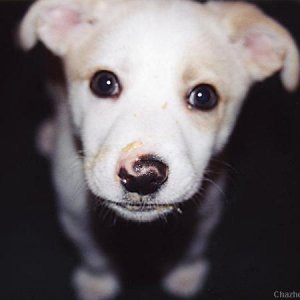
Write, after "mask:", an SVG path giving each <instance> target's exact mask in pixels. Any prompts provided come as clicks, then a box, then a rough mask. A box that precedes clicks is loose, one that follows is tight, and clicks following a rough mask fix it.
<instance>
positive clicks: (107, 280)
mask: <svg viewBox="0 0 300 300" xmlns="http://www.w3.org/2000/svg"><path fill="white" fill-rule="evenodd" d="M58 112H59V114H58V116H57V118H56V120H55V121H54V122H53V126H54V129H53V130H54V132H55V135H54V137H55V141H54V145H55V150H54V151H53V155H52V157H51V158H52V162H53V164H52V166H53V179H54V182H55V187H56V192H57V194H58V199H59V202H58V209H59V219H60V222H61V224H62V226H63V228H64V231H65V233H66V234H67V235H68V237H69V238H70V239H71V241H72V242H73V243H74V244H75V246H76V247H77V249H78V251H79V254H80V257H81V266H80V267H79V268H77V269H76V270H75V272H74V275H73V285H74V288H75V291H76V295H77V297H78V299H80V300H104V299H110V298H112V297H113V296H114V295H115V294H116V293H117V292H118V289H119V283H118V279H117V277H116V276H115V274H113V273H112V271H111V270H110V269H109V263H108V260H107V259H106V257H105V255H104V254H103V253H102V252H101V249H99V247H98V245H97V243H96V242H95V240H94V238H93V235H92V230H91V224H90V218H89V217H90V216H89V207H88V201H87V195H86V193H87V192H86V187H85V182H84V175H83V166H82V159H81V158H80V154H79V153H78V152H77V149H76V147H75V143H74V138H73V131H72V126H71V124H70V118H69V111H68V109H67V107H66V106H63V105H61V107H59V109H58Z"/></svg>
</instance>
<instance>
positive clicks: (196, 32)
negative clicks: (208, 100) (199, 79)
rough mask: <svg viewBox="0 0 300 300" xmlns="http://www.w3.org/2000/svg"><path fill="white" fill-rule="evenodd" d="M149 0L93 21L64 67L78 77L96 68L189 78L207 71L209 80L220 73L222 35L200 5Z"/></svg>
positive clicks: (84, 75) (222, 58)
mask: <svg viewBox="0 0 300 300" xmlns="http://www.w3.org/2000/svg"><path fill="white" fill-rule="evenodd" d="M149 2H151V4H150V5H147V4H146V3H145V6H142V5H140V6H138V7H134V8H132V9H128V11H127V13H124V14H117V12H115V14H116V15H117V16H118V17H116V16H115V17H112V18H111V19H110V18H108V19H107V16H106V17H105V18H104V19H102V20H100V19H99V23H98V24H97V25H96V26H95V29H94V31H93V33H92V34H91V36H90V37H89V38H88V40H87V42H86V43H83V44H82V47H81V48H80V49H77V50H75V51H74V55H73V58H74V60H73V62H72V63H71V64H70V65H72V66H74V65H75V66H77V67H76V68H74V70H77V71H78V72H81V74H80V77H82V78H88V77H89V76H90V74H91V73H93V72H94V71H96V70H97V69H111V70H112V71H114V70H115V71H124V72H134V70H135V69H136V70H137V71H138V70H144V71H143V72H145V71H146V72H147V71H149V72H150V70H151V69H156V70H157V69H161V70H168V69H172V71H173V70H174V69H173V68H176V73H177V74H182V73H184V74H186V76H185V78H186V79H187V80H189V79H192V78H193V77H195V76H196V75H197V74H196V73H197V70H201V69H202V70H204V69H207V72H208V73H211V75H212V76H213V73H219V72H220V71H221V70H222V69H223V65H224V63H227V61H228V60H227V59H226V58H225V57H224V47H226V46H227V43H226V37H225V34H224V32H223V31H222V28H221V26H220V24H218V21H217V19H216V18H215V17H214V16H213V15H212V14H211V13H210V11H209V10H208V9H207V8H206V7H205V6H204V5H199V4H195V3H192V2H191V3H190V2H188V1H187V2H181V1H174V2H173V1H169V2H168V3H169V4H168V3H167V2H163V3H164V5H163V7H161V5H159V3H161V2H160V1H148V3H149ZM117 9H118V8H116V10H117ZM111 20H112V21H111ZM78 57H80V58H81V59H80V60H78ZM74 61H76V62H74ZM78 63H79V64H80V65H78ZM208 70H209V71H208ZM207 72H206V73H207Z"/></svg>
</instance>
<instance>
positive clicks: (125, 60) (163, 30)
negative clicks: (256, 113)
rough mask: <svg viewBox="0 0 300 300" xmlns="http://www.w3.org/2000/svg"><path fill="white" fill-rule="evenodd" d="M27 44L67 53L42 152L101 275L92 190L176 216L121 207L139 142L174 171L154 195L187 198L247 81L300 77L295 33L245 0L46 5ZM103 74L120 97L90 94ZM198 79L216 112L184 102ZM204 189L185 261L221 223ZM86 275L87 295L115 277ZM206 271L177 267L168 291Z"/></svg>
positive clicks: (227, 128)
mask: <svg viewBox="0 0 300 300" xmlns="http://www.w3.org/2000/svg"><path fill="white" fill-rule="evenodd" d="M20 39H21V43H22V45H23V46H24V48H26V49H30V48H32V47H33V46H34V44H35V43H36V41H37V40H38V39H39V40H41V41H42V42H43V43H44V44H45V45H46V46H47V47H48V48H49V49H50V50H51V51H52V52H53V53H54V54H56V55H58V56H60V57H61V58H62V60H63V63H64V67H65V73H66V77H67V94H63V95H62V96H60V97H61V98H62V99H60V100H61V101H56V103H58V105H57V115H56V117H55V120H54V121H53V123H51V124H52V125H49V124H50V123H48V125H47V126H46V127H45V131H44V135H43V134H41V136H42V140H41V148H42V149H43V151H44V152H46V153H48V154H49V155H50V157H51V160H52V162H53V178H54V182H55V186H56V190H57V193H58V196H59V214H60V218H61V221H62V224H63V226H64V228H65V230H66V232H67V233H68V235H69V236H70V237H71V239H72V240H73V241H74V243H75V244H76V246H77V247H78V249H79V251H80V253H81V255H82V258H83V264H84V265H85V266H89V267H90V268H93V269H95V268H97V269H99V270H101V269H106V267H107V261H106V260H105V258H104V256H103V254H102V253H101V250H99V249H98V248H97V247H96V245H95V242H94V240H93V238H92V235H91V233H90V229H89V225H90V223H89V219H88V212H87V210H88V208H87V204H86V201H85V200H86V190H87V189H89V190H91V191H92V192H93V193H94V194H95V195H96V196H98V197H100V198H102V199H104V201H106V204H107V206H108V207H110V208H111V209H113V210H115V211H116V213H117V214H119V215H120V216H122V217H124V218H127V219H131V220H135V221H140V222H145V221H151V220H154V219H156V218H159V216H160V215H163V214H167V213H170V212H171V211H172V209H171V208H166V209H160V210H157V211H151V212H136V211H130V210H127V209H123V208H120V207H119V206H116V205H114V204H113V203H120V202H122V201H124V194H123V189H122V186H121V184H120V180H119V178H118V176H117V169H118V166H119V163H120V161H122V160H124V159H125V157H126V155H127V152H128V151H129V152H130V151H132V150H130V147H129V146H130V145H133V144H135V145H138V146H137V148H136V149H134V151H135V152H134V153H135V154H136V155H138V154H147V153H154V154H157V155H159V157H161V158H162V159H163V160H164V162H166V163H167V165H168V167H169V177H168V180H167V182H166V184H164V185H163V186H162V188H161V189H160V191H159V192H158V193H157V195H156V196H155V198H154V200H153V201H154V202H155V203H157V204H177V203H180V202H183V201H186V200H188V199H190V198H191V196H193V195H194V194H195V193H196V192H197V191H198V189H199V187H200V185H201V183H202V179H203V178H204V172H205V170H206V167H207V165H208V163H209V161H210V159H211V157H212V156H213V155H215V154H217V153H219V152H220V151H221V150H222V149H223V147H224V145H225V144H226V142H227V140H228V136H229V135H230V133H231V131H232V128H233V126H234V123H235V120H236V117H237V115H238V113H239V110H240V107H241V105H242V102H243V99H244V98H245V95H246V94H247V92H248V89H249V87H250V86H251V85H252V84H253V83H254V82H255V81H258V80H263V79H265V78H266V77H268V76H271V75H272V74H274V73H275V72H276V71H278V70H282V80H283V83H284V85H285V87H286V88H287V89H289V90H292V89H294V88H295V87H296V85H297V82H298V73H299V57H298V51H297V48H296V46H295V43H294V41H293V39H292V38H291V36H290V35H289V34H288V32H287V31H286V30H285V29H284V28H282V27H281V26H280V25H279V24H277V23H276V22H275V21H273V20H271V19H270V18H268V17H267V16H265V15H264V14H263V13H262V12H261V11H259V10H258V9H257V8H255V7H254V6H252V5H250V4H245V3H222V2H211V3H208V4H199V3H194V2H190V1H188V0H187V1H183V0H182V1H180V0H172V1H169V0H168V1H167V0H153V1H149V0H110V1H109V0H98V1H96V0H68V1H64V3H63V4H62V3H61V1H58V0H40V1H37V2H36V3H35V4H33V6H32V8H31V9H30V10H29V12H28V14H27V15H26V16H25V18H24V20H23V22H22V24H21V27H20ZM98 70H110V71H113V72H114V73H115V74H117V76H118V78H119V80H120V82H121V85H122V88H123V89H122V93H121V95H120V97H119V98H118V99H99V98H98V97H96V96H94V95H93V93H92V92H91V90H90V88H89V81H90V79H91V77H92V76H93V74H94V73H95V72H96V71H98ZM199 83H209V84H212V85H214V86H215V88H216V89H217V91H218V93H219V95H220V101H219V105H218V106H217V107H216V108H215V109H214V110H212V111H210V112H202V111H197V110H194V109H190V108H189V107H188V104H187V100H186V95H187V93H188V91H189V90H191V89H192V88H193V87H194V86H196V85H197V84H199ZM49 126H53V128H50V127H49ZM50 133H51V136H52V137H53V136H54V137H53V146H51V145H49V143H48V142H49V141H48V140H49V138H47V136H48V135H50ZM74 133H76V134H79V136H80V139H81V140H82V142H83V158H81V157H80V156H79V155H78V153H77V152H76V149H75V147H74V141H73V134H74ZM52 137H51V139H52ZM127 148H128V149H129V150H126V151H125V150H124V149H127ZM208 195H209V196H208V197H207V199H206V203H207V206H206V207H207V211H208V212H209V213H207V214H206V215H205V217H204V218H205V220H206V223H205V222H204V225H203V224H202V227H201V229H199V235H198V236H196V237H195V242H194V244H193V243H192V246H191V248H190V249H188V250H187V257H188V254H189V253H190V254H192V255H195V254H197V253H198V254H199V255H200V256H201V255H202V253H203V251H204V249H203V247H202V248H201V247H200V248H199V243H200V242H199V239H202V240H204V241H206V240H207V238H208V236H209V233H210V231H211V230H212V228H213V227H214V225H215V224H216V223H217V219H218V215H219V210H220V208H219V204H218V203H219V201H218V198H219V197H220V195H219V193H218V192H217V191H216V190H214V191H212V192H211V193H208ZM130 197H131V198H130ZM132 197H134V195H127V198H128V199H133V198H132ZM146 199H147V198H146V197H145V198H144V200H146ZM170 207H171V206H170ZM203 209H204V211H205V207H204V208H203ZM205 224H206V225H205ZM203 228H204V229H203ZM204 244H206V243H204ZM201 261H204V259H203V258H202V257H201ZM88 272H89V271H88V269H86V270H85V271H82V270H80V271H78V272H77V273H76V274H77V275H76V276H75V283H76V286H77V288H76V289H77V291H78V294H79V298H80V299H84V300H89V299H104V298H105V299H106V298H107V297H109V296H110V295H114V294H115V293H116V291H117V290H118V284H117V283H116V282H115V280H117V279H116V278H114V279H111V278H112V277H111V276H112V275H111V273H107V276H106V275H105V274H103V273H101V276H99V277H97V276H96V277H97V278H95V276H94V275H93V274H88ZM205 274H206V268H205V267H204V265H203V266H202V265H201V266H200V267H198V265H197V264H196V265H193V266H192V267H191V266H188V264H187V265H181V266H179V267H178V269H176V270H175V273H173V274H172V273H171V274H170V275H168V277H167V278H166V279H165V280H164V286H165V287H166V288H168V289H169V290H170V291H171V292H173V293H175V294H177V295H183V296H184V295H185V296H189V295H191V294H193V293H195V292H196V291H197V290H198V289H199V288H200V287H201V286H202V285H203V282H204V278H205ZM109 278H110V279H109ZM98 281H103V284H101V283H99V285H98V283H97V282H98ZM108 281H109V284H108V286H105V288H104V282H108ZM180 281H182V284H181V283H180ZM97 293H99V295H98V296H99V297H98V298H97Z"/></svg>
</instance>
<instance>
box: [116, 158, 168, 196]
mask: <svg viewBox="0 0 300 300" xmlns="http://www.w3.org/2000/svg"><path fill="white" fill-rule="evenodd" d="M168 173H169V168H168V166H167V165H166V164H165V163H163V162H162V161H161V160H160V159H158V158H156V157H155V156H152V155H145V156H141V157H139V158H138V159H136V160H134V161H133V162H132V163H130V164H129V166H128V165H127V166H126V165H125V166H121V167H120V170H119V174H118V176H119V178H120V180H121V183H122V185H123V186H124V187H125V189H126V190H127V191H128V192H131V193H138V194H140V195H149V194H153V193H155V192H157V191H158V189H159V188H160V187H161V186H162V185H163V184H164V183H165V182H166V181H167V179H168Z"/></svg>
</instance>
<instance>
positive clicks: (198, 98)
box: [188, 84, 219, 110]
mask: <svg viewBox="0 0 300 300" xmlns="http://www.w3.org/2000/svg"><path fill="white" fill-rule="evenodd" d="M218 100H219V99H218V95H217V93H216V91H215V89H214V88H213V87H212V86H211V85H209V84H200V85H198V86H196V87H195V88H194V89H193V90H192V91H191V92H190V94H189V95H188V103H189V105H190V106H191V107H193V108H196V109H200V110H211V109H213V108H214V107H215V106H216V105H217V104H218Z"/></svg>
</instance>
